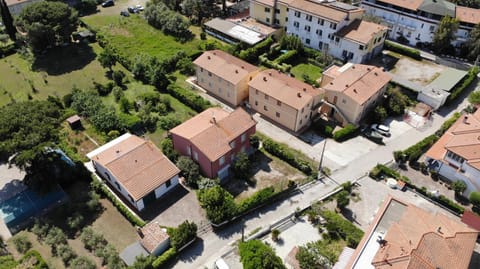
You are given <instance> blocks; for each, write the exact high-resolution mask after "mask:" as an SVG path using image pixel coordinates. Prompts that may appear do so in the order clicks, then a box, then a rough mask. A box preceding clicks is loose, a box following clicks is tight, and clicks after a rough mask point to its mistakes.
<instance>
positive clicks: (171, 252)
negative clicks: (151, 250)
mask: <svg viewBox="0 0 480 269" xmlns="http://www.w3.org/2000/svg"><path fill="white" fill-rule="evenodd" d="M176 255H177V250H176V249H175V248H169V249H168V250H167V251H165V252H163V253H162V255H160V256H158V258H156V259H155V260H154V261H153V263H152V267H153V268H154V269H157V268H161V267H162V266H163V265H164V264H165V263H167V262H168V261H170V260H171V259H173V258H174V257H175V256H176Z"/></svg>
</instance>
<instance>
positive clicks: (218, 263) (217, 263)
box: [214, 258, 230, 269]
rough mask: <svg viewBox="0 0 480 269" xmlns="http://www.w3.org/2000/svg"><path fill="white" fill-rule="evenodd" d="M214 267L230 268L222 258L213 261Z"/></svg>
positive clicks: (216, 268)
mask: <svg viewBox="0 0 480 269" xmlns="http://www.w3.org/2000/svg"><path fill="white" fill-rule="evenodd" d="M214 268H215V269H230V267H228V265H227V263H226V262H225V261H224V260H223V259H222V258H220V259H218V260H216V261H215V265H214Z"/></svg>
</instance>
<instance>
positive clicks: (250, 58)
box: [238, 37, 274, 63]
mask: <svg viewBox="0 0 480 269" xmlns="http://www.w3.org/2000/svg"><path fill="white" fill-rule="evenodd" d="M273 42H274V40H273V38H272V37H268V38H267V39H265V40H264V41H262V42H260V43H258V44H257V45H255V46H254V47H251V48H248V49H246V50H242V51H241V52H240V54H239V55H238V56H239V58H241V59H243V60H245V61H247V62H250V63H255V62H256V61H257V59H258V57H259V56H260V55H262V54H264V53H266V52H268V51H269V49H270V46H271V45H272V44H273Z"/></svg>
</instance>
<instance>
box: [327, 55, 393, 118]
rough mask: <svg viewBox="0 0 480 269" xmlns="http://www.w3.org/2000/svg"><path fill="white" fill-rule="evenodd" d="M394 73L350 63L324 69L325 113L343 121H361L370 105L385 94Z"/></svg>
mask: <svg viewBox="0 0 480 269" xmlns="http://www.w3.org/2000/svg"><path fill="white" fill-rule="evenodd" d="M390 80H391V77H390V75H388V74H387V73H385V72H384V71H383V69H381V68H378V67H375V66H370V65H363V64H352V63H347V64H345V65H344V66H341V67H340V66H335V65H334V66H332V67H330V68H329V69H327V70H326V71H325V72H323V77H322V80H321V82H320V87H321V88H322V89H324V90H325V101H326V102H325V104H324V105H323V106H322V113H326V114H331V113H332V112H331V111H330V110H331V109H333V110H335V112H334V113H333V117H334V118H336V119H337V120H338V121H339V122H341V123H342V125H344V124H346V123H353V124H358V123H359V122H360V120H361V119H362V117H363V116H364V115H365V114H366V112H367V111H368V109H370V108H371V107H372V105H374V104H375V103H376V102H377V101H378V99H379V98H380V97H382V96H383V94H384V93H385V90H386V88H387V86H388V83H389V82H390Z"/></svg>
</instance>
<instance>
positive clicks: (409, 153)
mask: <svg viewBox="0 0 480 269" xmlns="http://www.w3.org/2000/svg"><path fill="white" fill-rule="evenodd" d="M438 139H439V137H438V136H436V135H434V134H433V135H430V136H427V137H425V138H424V139H423V140H421V141H420V142H418V143H417V144H415V145H413V146H410V147H409V148H407V149H406V150H404V151H403V152H402V153H403V157H404V158H405V159H404V161H405V160H408V161H409V162H412V161H413V162H416V161H417V160H418V158H420V156H422V154H423V153H425V152H426V151H427V150H428V149H429V148H430V147H431V146H432V145H433V144H435V142H437V140H438Z"/></svg>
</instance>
